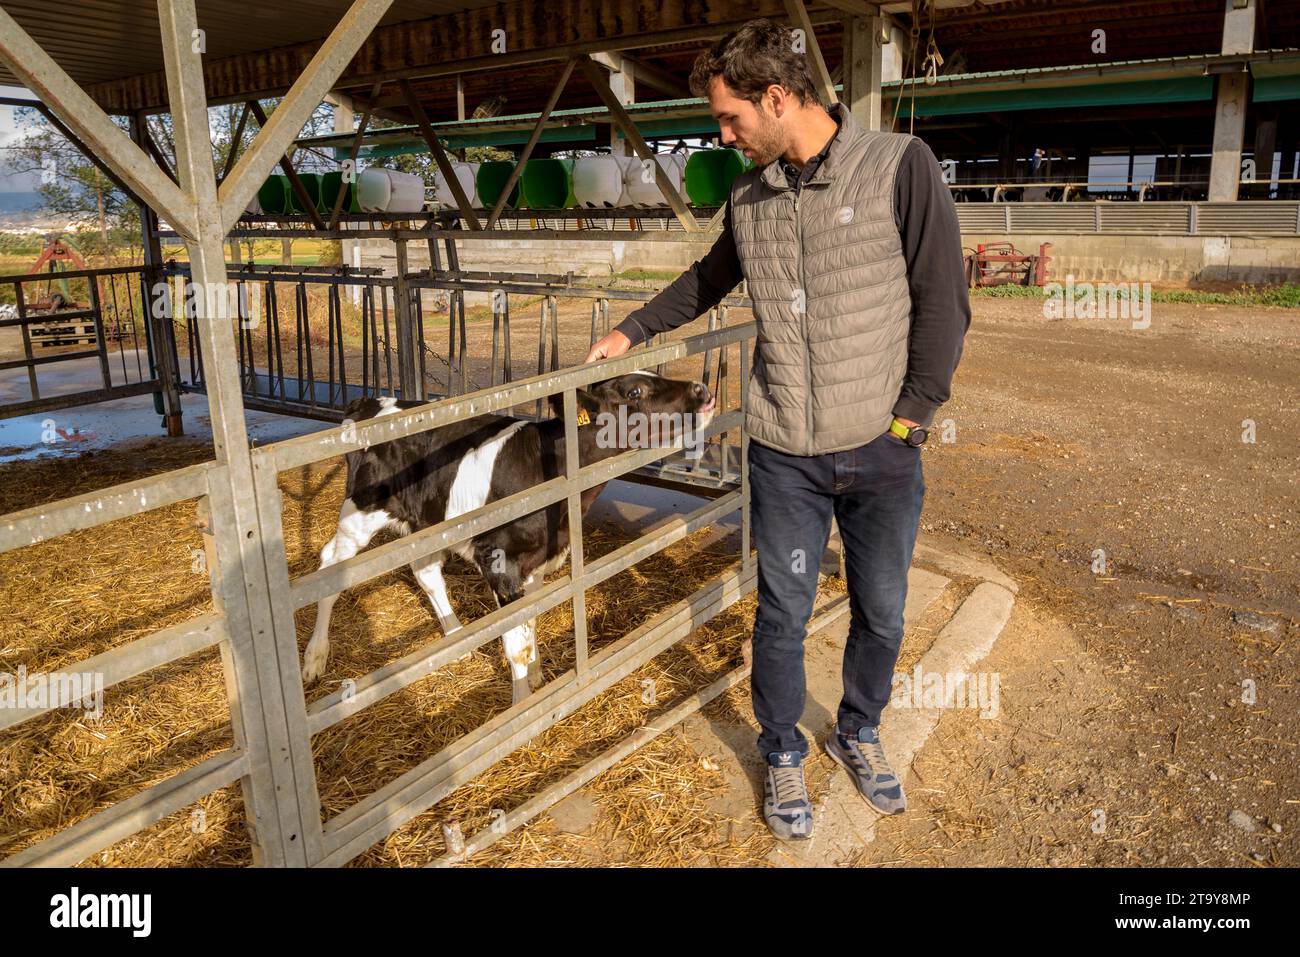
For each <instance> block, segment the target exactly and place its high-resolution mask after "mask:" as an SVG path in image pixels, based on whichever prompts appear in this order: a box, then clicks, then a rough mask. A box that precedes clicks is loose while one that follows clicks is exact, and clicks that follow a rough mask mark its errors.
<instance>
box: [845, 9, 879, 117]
mask: <svg viewBox="0 0 1300 957" xmlns="http://www.w3.org/2000/svg"><path fill="white" fill-rule="evenodd" d="M884 29H885V21H884V19H883V18H882V17H851V18H850V19H848V20H846V21H844V63H845V64H846V68H845V70H844V100H845V104H846V105H847V106H848V108H849V111H850V112H851V113H852V114H853V118H854V119H855V120H857V122H858V124H859V125H860V126H862V127H863V129H868V130H878V129H880V123H881V97H880V82H881V78H882V67H883V61H884V54H883V52H882V50H881V46H882V44H881V38H882V34H883V32H884Z"/></svg>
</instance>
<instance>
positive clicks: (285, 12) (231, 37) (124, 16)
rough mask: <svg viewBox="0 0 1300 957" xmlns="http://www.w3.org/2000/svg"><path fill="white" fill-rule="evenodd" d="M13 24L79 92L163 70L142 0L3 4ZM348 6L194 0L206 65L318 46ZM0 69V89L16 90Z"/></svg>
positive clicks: (404, 16) (480, 1)
mask: <svg viewBox="0 0 1300 957" xmlns="http://www.w3.org/2000/svg"><path fill="white" fill-rule="evenodd" d="M495 5H496V4H495V3H494V2H493V0H459V2H453V0H399V2H397V3H394V4H393V6H392V9H390V10H389V12H388V15H387V16H385V17H384V20H383V23H385V24H392V23H402V22H404V21H407V20H422V19H425V18H427V17H435V16H439V15H442V14H447V13H456V12H458V11H461V10H474V9H478V8H481V7H491V6H495ZM3 6H4V9H5V12H6V13H8V14H9V15H10V16H11V17H13V18H14V19H15V20H17V21H18V24H19V26H21V27H22V28H23V29H24V30H26V31H27V32H28V33H29V34H31V36H32V38H33V39H34V40H36V42H37V43H39V44H40V45H41V47H42V49H44V50H45V52H46V53H48V54H49V55H50V56H52V57H53V58H54V60H55V61H56V62H57V63H58V64H59V66H61V67H63V69H64V70H66V71H67V72H68V74H69V75H70V76H71V77H72V78H73V79H74V80H76V81H77V82H78V83H80V84H82V85H83V86H85V85H87V84H91V83H99V82H103V81H106V80H117V79H122V78H124V77H129V76H137V75H139V74H142V73H152V72H154V71H157V70H161V69H162V68H163V57H162V42H161V40H160V38H159V34H158V7H157V4H156V3H153V2H149V0H3ZM350 6H351V2H350V0H270V2H256V0H254V2H249V0H197V3H196V8H197V13H198V20H199V27H200V28H201V29H202V30H204V31H205V33H206V34H207V36H206V40H207V55H208V56H209V57H214V58H218V57H227V56H235V55H238V54H241V53H251V52H254V51H258V50H268V49H272V48H274V47H280V46H288V45H289V44H294V43H306V42H308V41H311V40H323V39H324V38H325V37H327V36H329V32H330V30H332V29H333V28H334V25H335V24H336V23H338V21H339V19H340V18H341V17H342V16H343V14H344V13H346V12H347V10H348V8H349V7H350ZM16 82H17V81H16V79H15V78H14V76H13V74H12V73H10V71H9V69H8V67H7V66H5V65H4V64H2V63H0V85H3V84H13V83H16Z"/></svg>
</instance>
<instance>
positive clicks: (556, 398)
mask: <svg viewBox="0 0 1300 957" xmlns="http://www.w3.org/2000/svg"><path fill="white" fill-rule="evenodd" d="M575 397H576V398H577V400H578V412H579V413H581V412H582V410H583V409H586V410H587V415H588V416H589V417H590V418H591V419H593V420H594V419H595V418H596V413H597V412H599V411H600V403H599V402H597V401H596V399H594V398H593V397H592V396H591V394H590V393H589V392H586V391H585V390H583V389H578V390H577V392H576V394H575ZM547 398H548V400H549V402H550V405H551V415H552V416H553V417H554V418H557V419H563V418H564V393H563V392H557V393H556V394H555V395H552V396H548V397H547ZM579 417H581V415H580V416H579Z"/></svg>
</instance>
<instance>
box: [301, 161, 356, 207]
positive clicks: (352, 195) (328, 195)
mask: <svg viewBox="0 0 1300 957" xmlns="http://www.w3.org/2000/svg"><path fill="white" fill-rule="evenodd" d="M357 175H358V174H357V173H353V174H352V182H350V183H345V182H343V174H342V173H341V172H338V171H335V172H333V173H324V174H322V175H321V178H320V199H321V201H320V211H321V212H322V213H331V212H333V211H334V203H335V202H336V201H337V200H338V198H339V190H343V205H342V206H341V207H339V210H340V212H344V213H359V212H361V206H360V204H359V203H358V202H357V190H356V185H357V184H356V178H357ZM308 190H309V191H310V187H308Z"/></svg>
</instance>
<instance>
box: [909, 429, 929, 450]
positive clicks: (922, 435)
mask: <svg viewBox="0 0 1300 957" xmlns="http://www.w3.org/2000/svg"><path fill="white" fill-rule="evenodd" d="M929 437H930V433H929V432H927V431H926V430H925V429H923V428H921V427H920V426H917V427H916V428H914V429H912V431H910V432H908V433H907V444H908V445H912V446H917V445H921V444H922V443H924V442H925V440H926V439H927V438H929Z"/></svg>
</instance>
